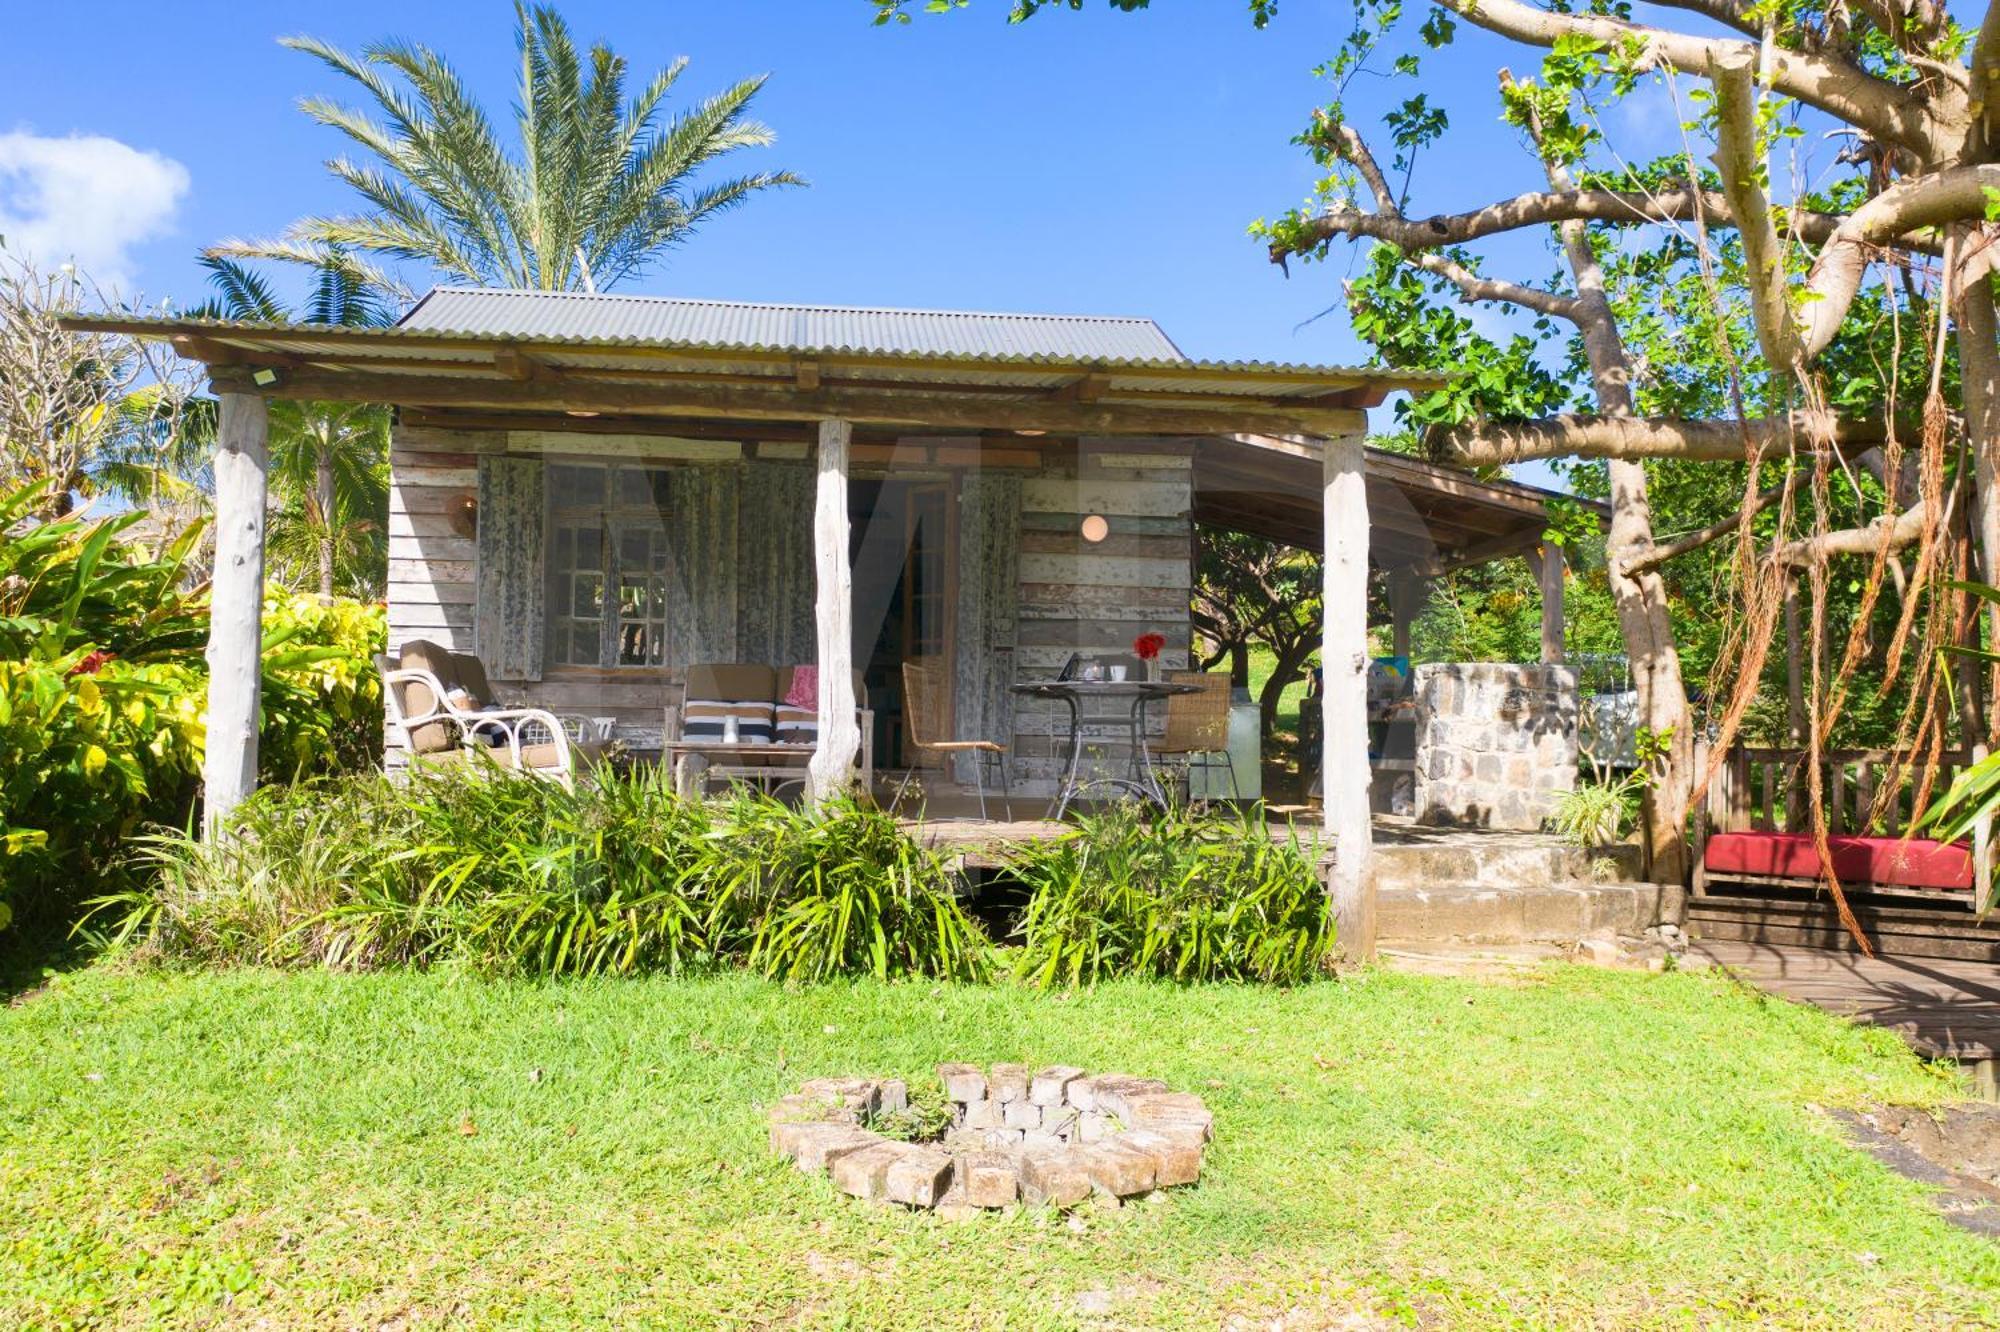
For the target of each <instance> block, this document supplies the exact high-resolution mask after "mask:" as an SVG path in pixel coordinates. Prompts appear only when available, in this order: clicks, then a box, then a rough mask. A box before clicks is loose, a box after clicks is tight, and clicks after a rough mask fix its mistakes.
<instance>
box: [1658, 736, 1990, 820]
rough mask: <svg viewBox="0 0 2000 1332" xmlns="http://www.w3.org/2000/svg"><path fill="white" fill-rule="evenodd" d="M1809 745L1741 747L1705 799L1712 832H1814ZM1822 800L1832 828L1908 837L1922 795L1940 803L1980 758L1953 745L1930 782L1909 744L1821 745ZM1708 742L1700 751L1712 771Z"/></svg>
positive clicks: (1699, 764) (1701, 762) (1698, 763)
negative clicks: (1878, 746) (1896, 746)
mask: <svg viewBox="0 0 2000 1332" xmlns="http://www.w3.org/2000/svg"><path fill="white" fill-rule="evenodd" d="M1806 757H1807V751H1806V750H1804V749H1802V748H1771V749H1766V748H1762V747H1752V746H1749V745H1735V746H1733V747H1731V749H1730V750H1729V753H1728V754H1727V756H1726V757H1725V758H1724V759H1723V761H1722V765H1721V766H1720V767H1719V768H1718V769H1717V770H1716V773H1715V776H1714V778H1713V779H1712V780H1711V781H1710V782H1709V787H1708V794H1707V800H1706V802H1705V805H1706V812H1707V815H1708V830H1709V831H1711V832H1753V831H1754V832H1796V833H1810V832H1811V831H1812V817H1811V815H1810V813H1809V805H1808V803H1807V802H1808V801H1809V800H1810V799H1811V792H1810V784H1809V782H1808V781H1807V774H1806ZM1820 760H1821V763H1822V768H1821V773H1820V798H1821V800H1822V801H1823V802H1824V804H1825V808H1826V824H1827V830H1828V831H1829V832H1836V833H1861V834H1864V835H1869V836H1876V837H1900V836H1902V835H1903V833H1904V832H1905V831H1906V830H1907V829H1908V827H1909V825H1910V823H1911V821H1912V820H1913V819H1915V817H1916V816H1917V814H1918V813H1919V812H1920V811H1919V809H1918V804H1917V801H1918V797H1919V796H1923V797H1924V799H1925V800H1926V802H1928V801H1934V800H1936V799H1937V797H1938V796H1940V795H1942V794H1943V793H1944V791H1945V790H1946V789H1947V788H1948V787H1950V785H1951V783H1952V779H1953V778H1954V777H1956V776H1957V775H1958V773H1959V772H1960V771H1962V770H1963V769H1964V768H1965V767H1966V765H1967V764H1969V763H1970V762H1971V761H1972V760H1971V758H1970V756H1969V755H1967V754H1966V753H1965V752H1964V751H1963V750H1956V749H1953V750H1946V751H1945V752H1944V753H1943V754H1941V755H1940V756H1939V759H1938V763H1937V766H1936V767H1935V768H1933V769H1932V770H1931V774H1930V780H1929V785H1928V787H1927V788H1926V787H1925V786H1924V784H1923V779H1924V775H1925V774H1924V772H1923V765H1922V763H1921V762H1920V761H1919V759H1918V756H1917V755H1915V754H1912V753H1910V752H1909V751H1907V750H1893V749H1828V750H1823V751H1821V754H1820ZM1708 763H1709V755H1708V753H1707V751H1706V749H1705V748H1703V749H1700V750H1698V751H1697V753H1696V757H1695V769H1696V771H1697V772H1700V771H1706V770H1707V767H1708Z"/></svg>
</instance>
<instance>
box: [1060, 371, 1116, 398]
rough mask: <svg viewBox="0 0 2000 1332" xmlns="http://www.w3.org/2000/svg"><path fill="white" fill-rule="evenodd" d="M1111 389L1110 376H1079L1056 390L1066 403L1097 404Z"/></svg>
mask: <svg viewBox="0 0 2000 1332" xmlns="http://www.w3.org/2000/svg"><path fill="white" fill-rule="evenodd" d="M1110 388H1111V376H1110V375H1078V376H1077V377H1076V378H1075V379H1072V380H1070V381H1069V383H1067V384H1064V385H1062V386H1061V387H1059V388H1057V389H1056V390H1055V396H1056V397H1058V398H1061V399H1062V400H1063V401H1064V402H1096V401H1097V400H1098V399H1100V398H1102V397H1103V396H1104V395H1105V393H1106V392H1107V391H1108V390H1109V389H1110Z"/></svg>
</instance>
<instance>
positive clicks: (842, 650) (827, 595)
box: [807, 419, 861, 804]
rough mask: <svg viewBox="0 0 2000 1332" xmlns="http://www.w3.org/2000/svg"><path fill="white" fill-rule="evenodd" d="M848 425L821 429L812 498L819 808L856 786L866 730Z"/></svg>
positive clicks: (813, 785) (813, 768) (814, 767)
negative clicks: (850, 540)
mask: <svg viewBox="0 0 2000 1332" xmlns="http://www.w3.org/2000/svg"><path fill="white" fill-rule="evenodd" d="M853 433H854V428H853V427H852V426H851V425H849V424H848V423H847V422H846V421H842V420H837V419H833V420H825V421H821V422H820V423H819V459H818V463H817V471H818V481H817V486H816V489H815V491H814V497H813V548H814V555H813V568H814V572H815V576H816V581H817V588H818V590H817V596H816V598H815V600H814V603H813V610H814V618H815V621H816V623H817V626H818V630H819V748H818V749H816V750H814V751H813V756H812V763H811V765H810V766H809V767H808V768H807V778H808V782H807V785H808V787H809V789H810V794H811V797H812V800H813V802H814V803H815V804H818V803H821V802H823V801H825V800H827V799H829V798H830V797H832V796H835V795H838V794H839V793H840V792H842V791H844V790H846V789H847V787H848V786H849V785H850V784H851V783H852V782H853V780H854V758H855V755H856V754H858V753H860V751H861V728H860V726H859V724H858V723H857V722H856V720H855V716H854V571H853V569H852V568H850V567H849V564H848V558H847V446H848V442H849V440H850V439H851V438H852V437H853Z"/></svg>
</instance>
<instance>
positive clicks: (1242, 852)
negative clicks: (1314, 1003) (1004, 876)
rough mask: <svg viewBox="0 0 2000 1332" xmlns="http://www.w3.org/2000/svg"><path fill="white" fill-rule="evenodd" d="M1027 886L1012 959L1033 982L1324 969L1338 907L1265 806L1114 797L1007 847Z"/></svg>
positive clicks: (1309, 858) (1296, 978)
mask: <svg viewBox="0 0 2000 1332" xmlns="http://www.w3.org/2000/svg"><path fill="white" fill-rule="evenodd" d="M1010 867H1011V869H1012V872H1013V873H1014V875H1015V876H1016V877H1017V878H1019V879H1020V881H1021V882H1022V883H1023V884H1024V885H1025V886H1026V887H1027V889H1028V892H1029V899H1028V907H1027V910H1026V912H1025V913H1024V915H1023V917H1022V920H1021V935H1022V939H1023V947H1022V949H1021V952H1020V955H1019V958H1018V960H1017V964H1016V970H1017V972H1018V974H1019V975H1021V976H1022V977H1024V978H1026V979H1028V980H1030V981H1033V982H1034V983H1036V984H1039V985H1061V984H1067V985H1078V984H1091V983H1094V982H1096V981H1099V980H1108V979H1111V978H1113V977H1117V976H1132V975H1140V976H1166V977H1171V978H1173V979H1175V980H1182V981H1209V980H1236V979H1250V980H1261V981H1273V982H1279V983H1287V984H1290V983H1297V982H1301V981H1305V980H1309V979H1311V978H1312V977H1313V976H1315V975H1317V974H1319V972H1320V970H1321V968H1322V966H1323V965H1324V963H1325V960H1326V958H1327V956H1328V954H1329V953H1330V952H1331V951H1332V948H1333V941H1334V924H1333V912H1332V908H1331V906H1330V904H1329V903H1328V901H1327V897H1326V892H1325V889H1324V888H1323V887H1322V885H1321V883H1320V881H1319V875H1318V873H1317V869H1316V865H1315V857H1314V854H1313V852H1312V851H1311V850H1310V849H1309V848H1308V847H1307V846H1304V845H1301V844H1300V843H1299V841H1298V840H1297V839H1296V838H1295V837H1291V836H1287V837H1284V838H1274V837H1272V835H1271V832H1270V828H1269V826H1268V824H1267V823H1266V822H1265V818H1264V814H1263V811H1262V809H1261V808H1258V809H1255V810H1253V811H1250V812H1247V813H1231V812H1210V813H1204V814H1195V813H1191V812H1188V811H1186V810H1175V811H1172V812H1170V813H1167V814H1165V815H1162V816H1161V817H1160V818H1159V819H1157V820H1156V821H1155V822H1152V823H1146V822H1142V821H1141V819H1140V818H1139V816H1138V813H1137V812H1136V810H1135V809H1133V808H1131V807H1127V806H1120V807H1118V808H1115V809H1113V810H1111V811H1110V812H1108V813H1104V814H1098V815H1091V816H1088V817H1085V818H1083V819H1082V820H1080V821H1079V824H1078V827H1077V829H1076V830H1075V831H1074V832H1072V833H1069V834H1067V835H1066V836H1063V837H1061V838H1059V839H1057V840H1055V841H1052V842H1044V843H1038V844H1031V845H1029V846H1026V847H1023V848H1022V849H1020V850H1019V851H1018V852H1016V853H1015V854H1014V855H1013V856H1012V857H1011V859H1010Z"/></svg>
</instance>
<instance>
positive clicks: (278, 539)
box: [193, 247, 391, 597]
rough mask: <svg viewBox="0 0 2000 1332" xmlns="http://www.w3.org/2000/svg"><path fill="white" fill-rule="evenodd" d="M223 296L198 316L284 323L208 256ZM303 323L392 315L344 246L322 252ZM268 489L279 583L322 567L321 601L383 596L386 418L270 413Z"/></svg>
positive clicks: (222, 262) (373, 410)
mask: <svg viewBox="0 0 2000 1332" xmlns="http://www.w3.org/2000/svg"><path fill="white" fill-rule="evenodd" d="M201 262H202V266H203V267H204V268H206V269H208V272H209V280H210V281H211V282H212V283H213V284H214V285H215V288H216V291H217V293H218V297H217V299H216V300H214V301H212V302H210V303H209V304H208V305H206V306H204V307H202V308H201V309H199V310H196V311H194V312H193V313H194V314H196V315H197V316H209V317H216V318H224V319H245V320H258V321H262V322H272V323H275V322H280V321H284V320H287V319H289V318H290V317H291V312H290V311H288V310H287V309H286V308H285V305H284V302H283V301H281V300H280V299H279V298H278V296H277V294H276V292H275V291H273V289H272V287H271V284H270V283H269V282H268V281H267V280H266V279H265V278H264V277H263V276H262V275H261V274H259V273H256V272H254V271H253V270H251V269H250V268H247V267H246V266H244V265H243V264H240V263H238V262H236V261H234V260H232V259H227V258H224V257H222V256H221V255H218V254H215V253H213V252H211V253H209V254H207V255H205V256H203V258H202V261H201ZM299 314H300V317H301V318H303V319H304V320H305V321H306V322H308V323H313V324H341V325H348V326H367V325H379V324H386V323H388V322H389V321H390V318H391V310H390V308H389V306H388V304H387V303H386V301H385V300H384V298H383V294H382V292H381V291H380V289H379V288H378V287H377V286H376V285H375V283H374V282H373V281H372V280H371V279H370V277H369V275H368V273H367V271H366V269H365V267H364V266H361V265H357V264H354V263H352V262H349V256H347V255H345V254H344V253H342V252H341V251H340V250H339V249H338V247H328V248H324V249H322V250H321V251H319V253H318V258H317V262H316V264H315V273H314V280H313V285H312V289H311V292H310V294H309V295H308V296H307V299H306V304H305V307H304V309H303V310H301V311H300V312H299ZM270 411H271V417H270V420H271V425H270V432H271V433H270V449H271V484H272V490H273V491H274V492H275V493H276V495H277V497H278V501H279V506H278V508H277V510H276V511H275V512H273V514H272V515H271V530H270V537H269V545H268V549H269V551H270V554H271V558H272V562H273V563H274V565H275V566H276V573H277V575H278V577H279V578H281V579H287V580H292V579H298V578H299V576H300V575H302V574H303V572H304V571H305V570H306V569H308V568H313V567H315V566H316V573H317V575H318V584H319V593H320V595H321V596H322V597H331V596H333V594H334V593H335V591H341V592H346V593H348V594H351V595H356V596H379V595H381V593H382V591H383V583H384V580H385V578H386V575H387V573H388V513H389V413H388V410H387V409H386V408H383V407H378V406H373V405H366V404H360V403H334V402H291V401H287V400H282V399H281V400H278V401H275V402H273V403H272V404H271V409H270Z"/></svg>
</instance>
